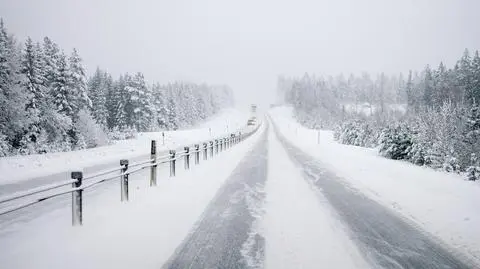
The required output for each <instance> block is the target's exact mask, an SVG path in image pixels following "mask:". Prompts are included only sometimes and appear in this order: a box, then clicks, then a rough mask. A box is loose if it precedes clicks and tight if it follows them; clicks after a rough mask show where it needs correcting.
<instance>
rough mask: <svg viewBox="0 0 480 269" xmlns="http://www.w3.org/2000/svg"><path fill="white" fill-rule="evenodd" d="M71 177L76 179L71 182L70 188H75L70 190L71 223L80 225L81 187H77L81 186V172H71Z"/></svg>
mask: <svg viewBox="0 0 480 269" xmlns="http://www.w3.org/2000/svg"><path fill="white" fill-rule="evenodd" d="M70 176H71V178H72V179H75V180H76V181H75V182H73V183H72V188H77V190H75V191H73V192H72V225H73V226H79V225H82V202H83V201H82V192H83V190H82V189H78V188H80V187H81V186H82V180H83V173H82V172H79V171H76V172H72V173H71V175H70Z"/></svg>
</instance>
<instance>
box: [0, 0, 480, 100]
mask: <svg viewBox="0 0 480 269" xmlns="http://www.w3.org/2000/svg"><path fill="white" fill-rule="evenodd" d="M479 11H480V0H395V1H394V0H329V1H326V0H316V1H315V0H289V1H286V0H242V1H228V0H204V1H202V0H170V1H165V0H157V1H153V0H152V1H149V0H131V1H127V0H110V1H107V0H43V1H42V0H11V1H8V0H0V17H3V19H4V20H5V23H6V25H7V27H8V29H9V30H10V32H12V33H14V34H15V35H16V36H17V37H18V38H19V39H20V40H23V39H25V38H26V37H27V36H31V37H32V38H33V39H34V40H39V41H40V40H41V39H42V38H43V36H49V37H51V38H52V39H53V40H55V41H56V42H57V43H58V44H59V45H60V46H61V47H62V48H64V49H66V50H70V49H71V48H73V47H76V48H77V49H78V50H79V52H80V55H81V56H82V57H83V59H84V61H85V65H86V66H87V68H88V71H89V72H90V73H91V72H93V71H94V69H95V67H96V66H97V65H98V66H100V67H102V68H104V69H107V70H108V71H109V72H111V73H112V74H114V75H115V76H116V75H119V74H120V73H124V72H136V71H142V72H144V74H145V76H146V78H147V79H148V80H149V81H150V82H151V81H159V82H167V81H172V80H175V79H185V80H191V81H195V82H208V83H212V84H213V83H226V84H229V85H230V86H231V87H232V88H233V89H234V90H235V92H236V96H237V97H238V99H239V101H241V102H242V103H243V102H257V103H266V102H268V101H270V97H272V96H273V95H274V94H273V93H274V91H275V83H276V78H277V75H278V74H286V75H301V74H303V73H304V72H310V73H318V74H332V75H335V74H337V73H339V72H344V73H350V72H355V73H358V72H361V71H368V72H372V73H377V72H381V71H385V72H387V73H398V72H400V71H403V72H405V71H407V70H408V69H421V68H423V67H424V66H425V64H427V63H430V64H433V65H435V66H436V65H437V64H438V63H439V62H440V61H444V62H446V63H447V65H449V66H451V65H452V64H453V63H454V61H455V60H456V59H458V58H459V57H460V55H461V53H462V52H463V50H464V48H469V49H471V50H475V49H480V17H478V16H479V14H480V13H479Z"/></svg>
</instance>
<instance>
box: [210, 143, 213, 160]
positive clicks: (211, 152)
mask: <svg viewBox="0 0 480 269" xmlns="http://www.w3.org/2000/svg"><path fill="white" fill-rule="evenodd" d="M210 158H213V141H210Z"/></svg>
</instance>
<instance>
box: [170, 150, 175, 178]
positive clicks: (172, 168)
mask: <svg viewBox="0 0 480 269" xmlns="http://www.w3.org/2000/svg"><path fill="white" fill-rule="evenodd" d="M174 176H175V150H170V177H174Z"/></svg>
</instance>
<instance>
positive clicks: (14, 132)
mask: <svg viewBox="0 0 480 269" xmlns="http://www.w3.org/2000/svg"><path fill="white" fill-rule="evenodd" d="M24 83H25V77H24V75H23V74H22V73H21V51H20V50H19V48H18V46H17V44H16V41H15V39H14V38H13V36H9V35H8V33H7V29H6V27H5V25H4V24H3V20H0V111H1V112H0V130H1V133H2V135H4V136H5V138H4V139H3V140H4V141H7V143H9V145H11V148H12V149H13V148H18V147H19V142H20V140H21V138H22V130H24V128H25V125H26V124H25V121H24V119H25V118H26V112H25V107H26V102H27V92H26V90H25V89H24V88H23V85H24Z"/></svg>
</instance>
